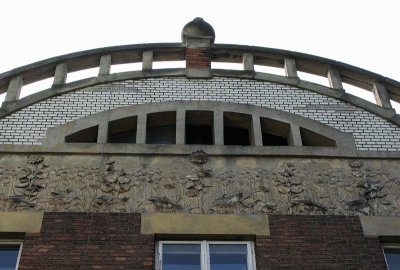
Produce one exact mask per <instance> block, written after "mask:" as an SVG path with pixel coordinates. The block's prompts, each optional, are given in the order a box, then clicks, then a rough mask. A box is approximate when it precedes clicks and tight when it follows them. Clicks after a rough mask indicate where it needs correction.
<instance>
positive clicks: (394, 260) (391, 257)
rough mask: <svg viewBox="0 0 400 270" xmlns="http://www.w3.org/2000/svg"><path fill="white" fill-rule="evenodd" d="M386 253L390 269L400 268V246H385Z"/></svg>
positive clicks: (384, 251)
mask: <svg viewBox="0 0 400 270" xmlns="http://www.w3.org/2000/svg"><path fill="white" fill-rule="evenodd" d="M383 253H384V254H385V260H386V265H387V267H388V269H389V270H396V269H400V247H399V246H394V247H391V246H388V247H384V248H383Z"/></svg>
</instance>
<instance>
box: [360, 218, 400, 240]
mask: <svg viewBox="0 0 400 270" xmlns="http://www.w3.org/2000/svg"><path fill="white" fill-rule="evenodd" d="M360 221H361V225H362V228H363V231H364V235H366V236H400V217H392V216H390V217H389V216H360Z"/></svg>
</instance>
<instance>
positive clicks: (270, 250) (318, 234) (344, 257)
mask: <svg viewBox="0 0 400 270" xmlns="http://www.w3.org/2000/svg"><path fill="white" fill-rule="evenodd" d="M269 222H270V232H271V235H270V236H269V237H257V239H256V247H255V249H256V261H257V270H264V269H386V264H385V260H384V256H383V253H382V250H381V247H380V242H379V239H378V238H375V237H365V236H364V235H363V231H362V228H361V223H360V220H359V218H358V217H356V216H353V217H344V216H283V215H270V216H269Z"/></svg>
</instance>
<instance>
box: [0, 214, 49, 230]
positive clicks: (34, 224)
mask: <svg viewBox="0 0 400 270" xmlns="http://www.w3.org/2000/svg"><path fill="white" fill-rule="evenodd" d="M42 221H43V213H27V212H0V232H1V233H18V232H25V233H38V232H40V229H41V228H42Z"/></svg>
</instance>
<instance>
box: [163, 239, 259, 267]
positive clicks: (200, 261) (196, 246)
mask: <svg viewBox="0 0 400 270" xmlns="http://www.w3.org/2000/svg"><path fill="white" fill-rule="evenodd" d="M253 250H254V247H253V243H251V242H209V241H193V242H180V241H173V242H172V241H161V242H159V244H158V253H157V256H158V260H157V263H158V265H157V270H255V260H254V252H253Z"/></svg>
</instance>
